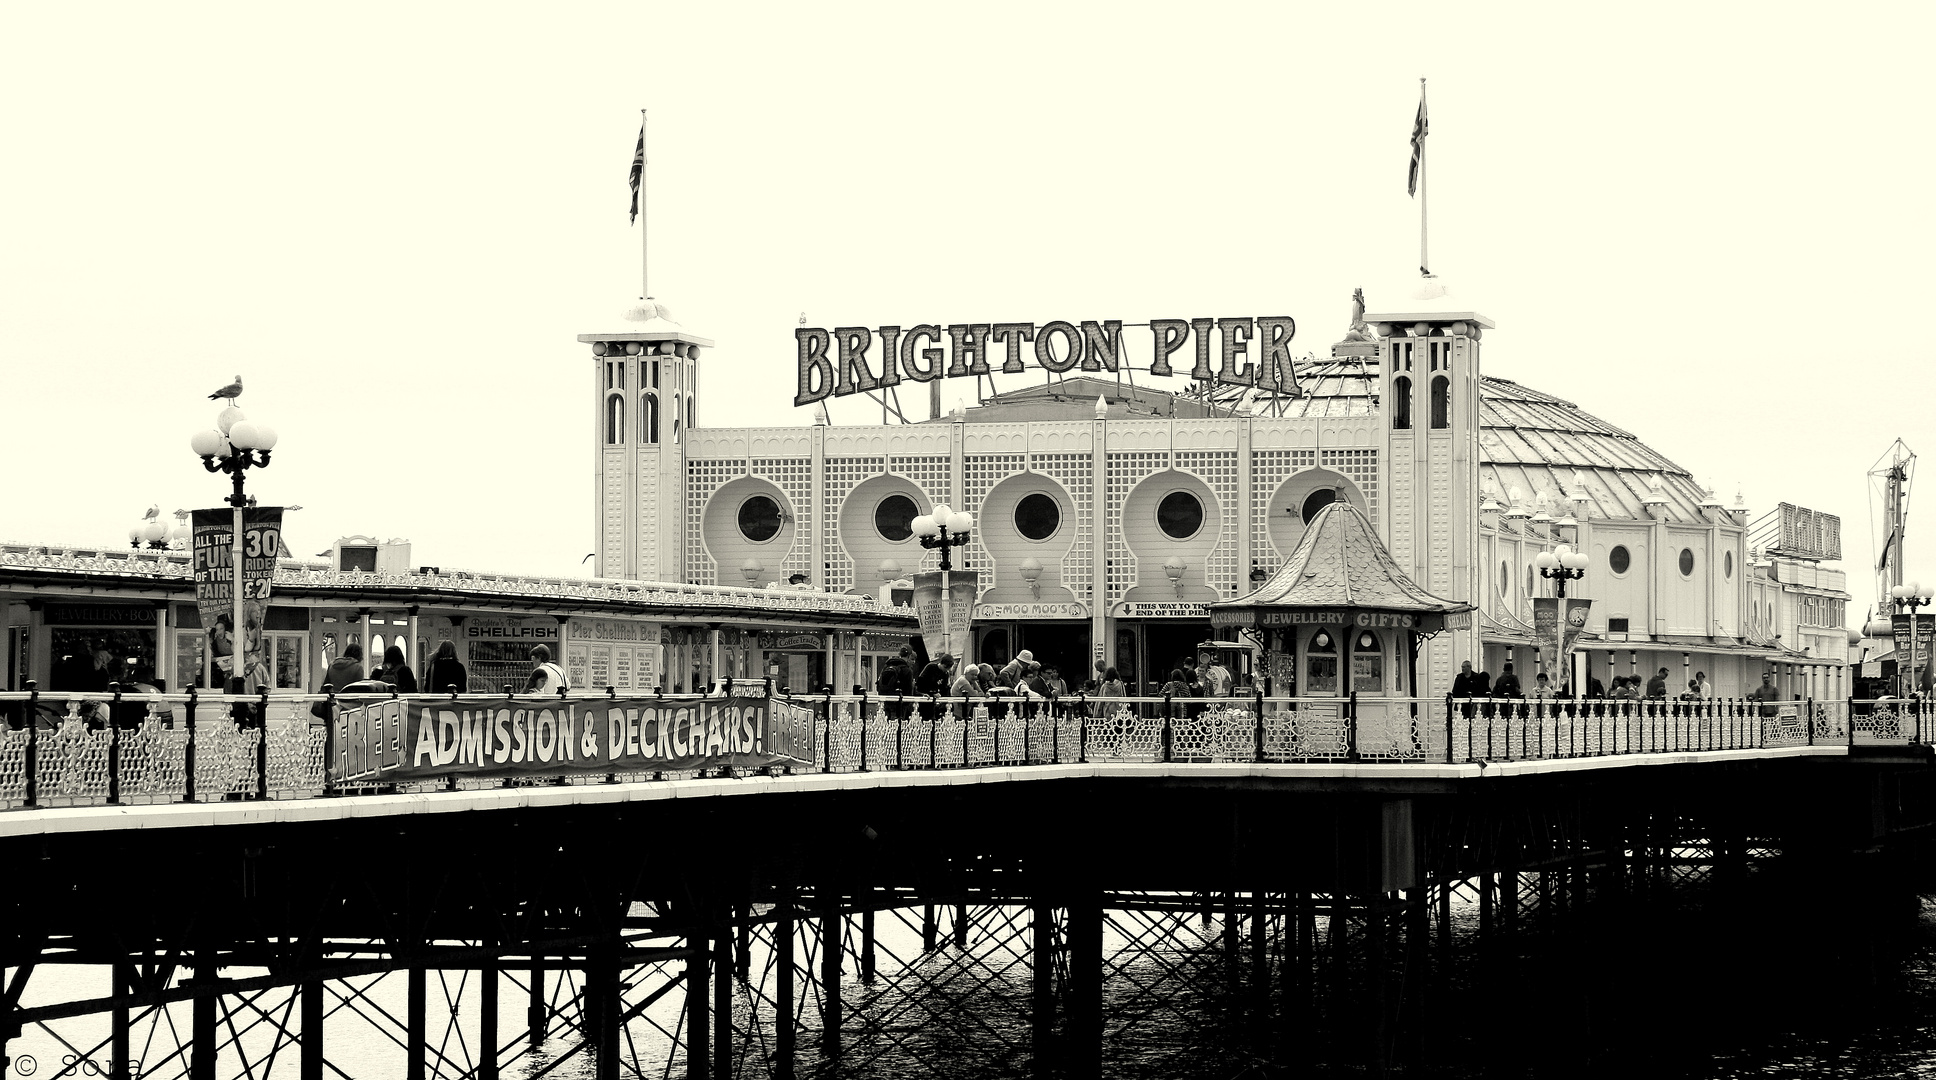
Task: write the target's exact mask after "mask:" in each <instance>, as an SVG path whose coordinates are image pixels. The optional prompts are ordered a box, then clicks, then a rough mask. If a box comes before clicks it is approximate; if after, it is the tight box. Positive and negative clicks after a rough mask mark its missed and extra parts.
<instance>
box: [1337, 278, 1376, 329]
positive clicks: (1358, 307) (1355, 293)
mask: <svg viewBox="0 0 1936 1080" xmlns="http://www.w3.org/2000/svg"><path fill="white" fill-rule="evenodd" d="M1344 339H1345V340H1346V341H1376V340H1378V339H1377V338H1376V337H1375V336H1373V335H1372V332H1371V327H1370V326H1369V325H1368V324H1366V322H1365V291H1364V290H1363V289H1353V290H1351V329H1349V330H1347V331H1345V335H1344Z"/></svg>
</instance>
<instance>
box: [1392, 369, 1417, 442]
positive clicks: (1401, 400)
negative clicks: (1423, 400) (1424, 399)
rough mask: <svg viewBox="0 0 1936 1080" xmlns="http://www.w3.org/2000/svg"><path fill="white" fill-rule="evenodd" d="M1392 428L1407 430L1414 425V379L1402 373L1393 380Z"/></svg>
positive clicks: (1394, 429)
mask: <svg viewBox="0 0 1936 1080" xmlns="http://www.w3.org/2000/svg"><path fill="white" fill-rule="evenodd" d="M1391 415H1392V430H1393V431H1407V430H1410V428H1411V426H1412V380H1410V379H1408V378H1406V377H1405V376H1403V375H1400V376H1399V377H1398V378H1396V379H1393V380H1392V403H1391Z"/></svg>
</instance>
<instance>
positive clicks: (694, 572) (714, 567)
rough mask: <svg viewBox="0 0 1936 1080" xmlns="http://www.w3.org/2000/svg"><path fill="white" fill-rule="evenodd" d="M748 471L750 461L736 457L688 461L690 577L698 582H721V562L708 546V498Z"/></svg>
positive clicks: (687, 574)
mask: <svg viewBox="0 0 1936 1080" xmlns="http://www.w3.org/2000/svg"><path fill="white" fill-rule="evenodd" d="M744 475H746V464H745V462H743V461H739V460H737V459H733V458H704V459H699V460H694V461H690V462H687V464H686V580H688V581H691V582H693V583H694V584H696V585H717V584H719V564H718V563H717V562H716V561H715V560H714V559H713V557H712V553H711V552H709V551H707V550H706V535H705V525H706V501H707V500H708V499H711V498H712V497H713V492H715V491H718V490H719V489H720V488H722V487H725V486H726V485H727V484H728V483H731V482H732V481H734V480H737V479H739V478H740V477H742V476H744Z"/></svg>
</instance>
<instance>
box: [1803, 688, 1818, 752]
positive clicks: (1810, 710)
mask: <svg viewBox="0 0 1936 1080" xmlns="http://www.w3.org/2000/svg"><path fill="white" fill-rule="evenodd" d="M1802 723H1803V724H1804V725H1805V726H1806V727H1807V728H1808V745H1810V746H1814V745H1815V699H1814V698H1803V699H1802Z"/></svg>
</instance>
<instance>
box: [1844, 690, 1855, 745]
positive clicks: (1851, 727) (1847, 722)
mask: <svg viewBox="0 0 1936 1080" xmlns="http://www.w3.org/2000/svg"><path fill="white" fill-rule="evenodd" d="M1842 708H1843V710H1844V711H1843V713H1842V730H1843V731H1844V732H1845V733H1846V734H1847V735H1848V740H1849V747H1850V748H1851V749H1853V748H1854V747H1855V699H1854V698H1849V699H1848V700H1847V701H1844V702H1843V703H1842Z"/></svg>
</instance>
